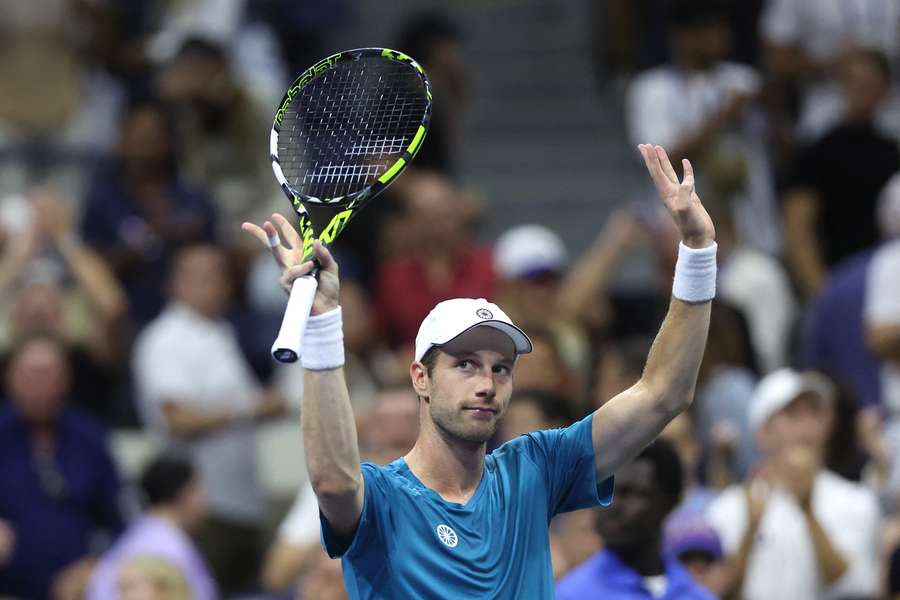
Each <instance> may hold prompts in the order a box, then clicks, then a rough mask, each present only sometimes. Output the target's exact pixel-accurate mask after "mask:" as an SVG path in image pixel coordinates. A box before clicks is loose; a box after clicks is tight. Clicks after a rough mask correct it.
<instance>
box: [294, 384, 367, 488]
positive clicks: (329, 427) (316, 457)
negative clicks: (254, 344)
mask: <svg viewBox="0 0 900 600" xmlns="http://www.w3.org/2000/svg"><path fill="white" fill-rule="evenodd" d="M303 390H304V391H303V409H302V413H301V415H302V417H301V421H302V428H303V448H304V452H305V453H306V466H307V469H308V470H309V479H310V483H311V484H312V486H313V490H315V492H316V496H317V497H318V498H320V499H322V497H323V496H328V497H340V496H352V495H355V494H356V493H357V491H358V490H359V488H360V486H361V485H362V475H361V473H360V468H359V446H358V443H357V433H356V422H355V420H354V417H353V409H352V407H351V406H350V396H349V394H348V392H347V383H346V382H345V381H344V370H343V369H342V368H339V369H328V370H322V371H314V370H307V371H306V374H305V376H304V379H303Z"/></svg>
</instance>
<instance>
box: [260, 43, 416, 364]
mask: <svg viewBox="0 0 900 600" xmlns="http://www.w3.org/2000/svg"><path fill="white" fill-rule="evenodd" d="M430 118H431V83H430V82H429V81H428V77H427V76H426V75H425V71H423V70H422V67H420V66H419V64H418V63H417V62H416V61H415V60H413V59H412V58H410V57H409V56H407V55H406V54H403V53H402V52H397V51H396V50H388V49H386V48H360V49H357V50H347V51H345V52H338V53H337V54H332V55H331V56H329V57H327V58H325V59H323V60H320V61H319V62H317V63H316V64H314V65H313V66H312V67H310V68H309V69H307V70H306V71H304V72H303V74H302V75H300V77H298V78H297V79H296V80H295V81H294V83H292V84H291V86H290V88H289V89H288V91H287V93H286V94H285V95H284V98H283V99H282V101H281V104H280V105H279V107H278V111H277V112H276V113H275V122H274V123H273V125H272V134H271V138H270V143H269V151H270V154H271V158H272V170H273V171H274V172H275V178H276V179H277V180H278V183H279V184H280V185H281V189H282V190H283V191H284V193H285V195H286V196H287V197H288V199H289V200H290V201H291V206H293V208H294V210H295V211H296V212H297V216H298V218H299V231H300V236H301V237H302V238H303V260H304V261H306V260H310V259H311V258H312V255H313V249H312V244H313V241H314V240H319V241H320V242H321V243H322V244H324V245H325V246H326V247H327V246H330V245H331V244H333V243H334V241H335V239H336V238H337V237H338V235H340V233H341V232H342V231H343V230H344V228H345V227H346V226H347V223H348V222H349V221H350V219H352V218H353V217H354V216H355V215H356V214H357V213H358V212H359V210H360V209H361V208H362V207H363V206H365V204H366V203H367V202H369V201H370V200H372V199H373V198H374V197H375V196H377V195H378V194H379V193H381V192H382V191H383V190H384V189H385V188H386V187H387V186H388V185H390V184H391V182H392V181H394V180H395V179H397V177H398V176H399V175H400V173H402V172H403V169H404V168H406V166H407V165H408V164H409V162H410V161H411V160H412V158H413V157H414V156H415V155H416V152H418V150H419V148H420V147H421V146H422V141H423V140H424V138H425V133H426V132H427V131H428V122H429V119H430ZM317 272H318V271H317V269H313V271H312V272H311V273H310V274H309V275H306V276H304V277H300V278H298V279H296V280H294V283H293V285H292V288H291V295H290V299H289V300H288V304H287V308H286V309H285V312H284V319H283V320H282V322H281V329H280V331H279V332H278V338H277V339H276V340H275V343H274V344H273V345H272V356H273V357H274V358H275V359H276V360H278V361H280V362H285V363H291V362H295V361H296V360H297V359H298V358H299V356H300V352H301V349H300V341H301V339H302V336H303V331H304V330H305V329H306V320H307V319H308V318H309V312H310V310H311V308H312V303H313V298H314V297H315V294H316V287H317V285H318V283H317V280H316V274H317Z"/></svg>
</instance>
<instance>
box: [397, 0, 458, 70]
mask: <svg viewBox="0 0 900 600" xmlns="http://www.w3.org/2000/svg"><path fill="white" fill-rule="evenodd" d="M461 39H462V34H461V33H460V29H459V27H458V26H457V24H456V23H454V22H453V21H452V20H451V19H450V18H449V17H447V16H446V15H444V14H442V13H439V12H424V13H419V14H417V15H414V16H413V17H411V18H410V19H408V20H407V21H406V23H404V25H403V27H402V28H401V30H400V33H399V34H398V35H397V41H396V42H395V43H396V49H397V50H400V51H401V52H405V53H406V54H409V55H410V56H411V57H413V58H414V59H416V60H417V61H419V62H421V63H427V62H428V61H429V59H430V58H431V48H432V46H433V45H434V44H435V43H436V42H439V41H443V40H449V41H460V40H461Z"/></svg>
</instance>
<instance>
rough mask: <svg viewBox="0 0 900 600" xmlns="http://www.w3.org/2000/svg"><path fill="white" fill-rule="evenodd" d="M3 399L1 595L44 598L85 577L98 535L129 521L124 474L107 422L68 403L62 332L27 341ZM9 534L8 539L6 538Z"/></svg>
mask: <svg viewBox="0 0 900 600" xmlns="http://www.w3.org/2000/svg"><path fill="white" fill-rule="evenodd" d="M6 378H7V385H6V389H5V391H6V397H7V398H6V402H5V403H4V404H2V405H0V528H2V529H5V530H8V531H9V532H10V533H11V539H9V538H8V539H7V540H6V542H7V543H6V544H3V543H0V596H13V597H16V598H29V599H31V598H33V599H35V600H40V599H42V598H49V597H51V596H53V595H55V592H54V591H53V590H54V589H56V588H67V587H70V586H73V585H76V586H77V582H79V581H81V582H82V583H83V582H84V581H86V575H87V573H89V571H90V567H91V565H92V563H93V557H92V554H93V553H95V552H97V551H98V550H101V548H100V547H98V546H97V545H96V541H97V539H98V538H97V535H96V534H97V533H98V532H101V531H103V532H106V533H107V534H108V535H109V536H110V537H111V536H112V535H115V534H118V533H119V531H121V529H122V527H123V516H122V513H121V510H120V499H121V498H120V487H119V478H118V475H117V473H116V469H115V466H114V464H113V460H112V457H111V456H110V454H109V452H108V451H107V449H106V436H105V433H104V431H103V429H102V428H101V427H100V425H99V423H96V422H95V421H94V420H93V419H92V418H90V417H89V416H87V415H86V414H83V413H81V412H79V411H78V410H77V409H75V408H71V407H66V406H65V398H66V395H67V393H68V389H69V372H68V364H67V363H66V352H65V348H64V347H63V345H62V343H61V342H60V341H59V340H57V339H56V338H53V337H49V336H46V335H43V334H33V335H32V336H31V337H27V338H25V339H23V340H21V341H19V342H18V345H17V346H16V348H15V349H14V350H13V351H12V354H11V356H10V362H9V367H8V370H7V377H6ZM2 541H3V540H0V542H2Z"/></svg>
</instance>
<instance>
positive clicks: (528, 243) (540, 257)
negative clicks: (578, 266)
mask: <svg viewBox="0 0 900 600" xmlns="http://www.w3.org/2000/svg"><path fill="white" fill-rule="evenodd" d="M494 261H495V263H496V265H497V271H498V272H499V274H500V276H501V277H504V278H506V279H520V278H527V277H534V276H536V275H543V274H545V273H557V272H559V271H560V270H561V269H562V268H563V265H565V263H566V247H565V246H564V245H563V242H562V240H561V239H560V238H559V236H558V235H556V234H555V233H554V232H553V231H551V230H549V229H547V228H546V227H544V226H542V225H520V226H518V227H513V228H512V229H509V230H507V231H506V232H504V233H503V234H502V235H501V236H500V237H499V238H498V239H497V243H496V244H495V245H494Z"/></svg>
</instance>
